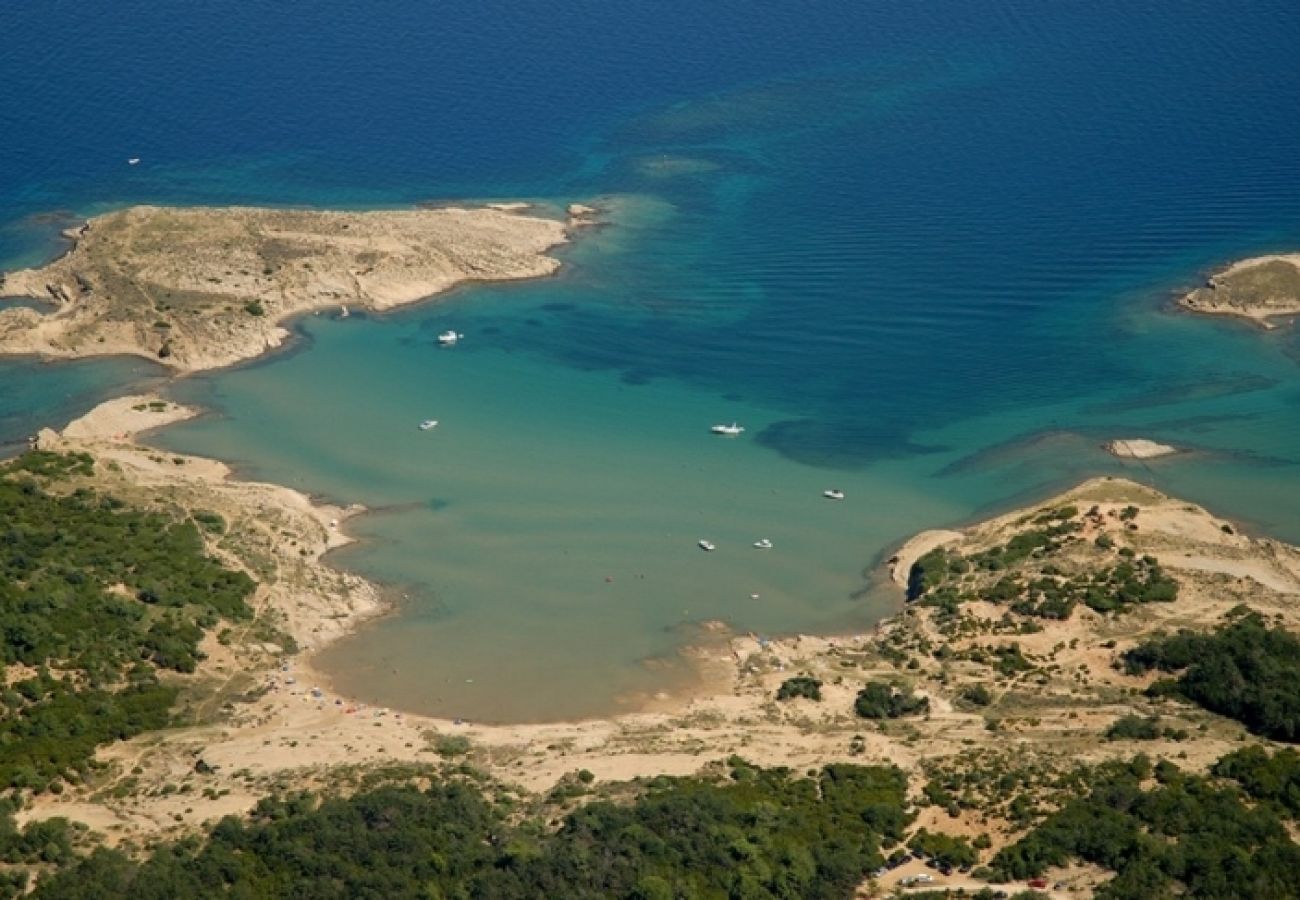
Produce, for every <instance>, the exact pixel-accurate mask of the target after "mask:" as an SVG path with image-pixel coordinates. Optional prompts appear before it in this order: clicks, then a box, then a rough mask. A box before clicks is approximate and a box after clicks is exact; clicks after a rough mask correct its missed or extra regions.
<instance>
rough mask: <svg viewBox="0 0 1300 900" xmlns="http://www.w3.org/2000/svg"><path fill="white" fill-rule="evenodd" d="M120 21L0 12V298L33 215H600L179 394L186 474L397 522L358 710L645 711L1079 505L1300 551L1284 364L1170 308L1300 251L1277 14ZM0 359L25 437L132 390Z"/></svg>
mask: <svg viewBox="0 0 1300 900" xmlns="http://www.w3.org/2000/svg"><path fill="white" fill-rule="evenodd" d="M127 5H128V6H129V7H130V8H129V10H128V9H124V8H122V7H121V5H118V6H117V7H115V8H114V9H113V10H112V11H111V15H110V14H109V13H103V14H100V13H96V12H95V11H94V10H89V9H86V8H84V7H79V8H77V11H76V14H75V15H72V14H71V12H69V13H68V14H61V13H59V12H58V11H50V10H46V9H42V10H40V11H33V12H30V13H21V14H19V13H16V14H15V16H14V17H13V19H14V21H13V22H11V23H9V24H11V25H12V27H13V28H14V29H15V31H16V37H15V39H14V40H12V41H10V42H8V43H7V45H6V47H5V48H4V50H3V52H2V53H0V75H3V76H4V79H5V83H6V84H9V85H12V86H13V89H12V90H11V91H8V92H6V95H5V97H4V98H3V99H0V104H3V105H4V109H3V111H4V112H5V113H6V121H10V122H14V123H16V125H15V127H14V128H13V129H12V130H11V132H10V133H9V134H8V136H7V137H8V140H7V141H6V142H5V143H4V145H3V146H0V201H3V202H4V204H5V210H6V212H5V218H6V220H7V221H8V222H9V223H11V224H9V225H8V226H7V227H5V228H3V229H0V257H3V258H4V259H6V261H7V264H9V265H16V264H30V263H31V262H34V261H36V260H38V259H39V258H40V257H41V256H42V255H47V254H48V253H51V252H54V251H55V250H56V249H57V237H56V236H55V234H56V232H55V225H56V224H58V221H61V217H44V218H41V217H40V214H42V213H46V212H49V211H51V210H61V209H62V210H67V209H75V210H77V211H78V212H81V213H89V212H93V211H95V210H97V209H100V208H104V207H108V206H113V205H118V204H121V203H124V202H141V201H155V202H175V203H199V202H203V203H230V202H246V203H311V204H316V205H320V206H353V207H356V206H376V205H377V206H383V205H392V204H404V203H412V202H416V201H422V200H428V199H430V198H476V197H478V198H510V199H515V198H519V197H539V198H545V199H550V200H555V201H559V202H567V201H570V200H586V199H588V198H591V197H598V196H607V197H608V196H612V197H614V198H616V199H615V200H614V201H613V202H612V203H611V207H612V212H611V219H612V221H613V224H612V225H611V226H610V227H608V228H604V229H599V230H596V231H592V232H589V233H587V234H585V235H584V236H583V237H582V238H581V239H580V240H579V241H578V242H577V243H576V244H575V245H574V246H573V247H572V248H570V249H569V250H567V251H565V258H566V261H567V262H568V264H569V265H568V267H567V268H566V270H565V273H564V274H563V275H562V276H561V277H560V278H558V279H555V280H551V281H545V282H537V283H533V284H528V285H515V286H508V287H490V288H489V287H483V288H475V289H472V290H465V291H462V292H459V293H458V294H457V295H456V296H454V297H453V298H450V299H448V300H446V301H445V302H441V303H439V304H437V305H431V306H427V307H424V308H422V309H417V310H410V311H407V312H403V313H400V314H396V315H393V316H388V317H384V318H382V319H367V318H365V317H362V316H356V315H354V316H353V317H351V318H350V319H348V320H347V321H333V320H331V319H330V318H329V317H327V316H322V317H313V318H311V319H308V320H306V321H304V322H303V323H301V327H302V330H303V335H304V337H303V338H302V340H300V341H299V342H298V344H297V346H296V348H295V349H294V350H293V352H290V353H285V354H280V355H278V356H276V357H274V358H272V359H268V360H266V361H264V362H260V363H258V364H255V365H251V366H247V367H244V368H240V369H237V370H234V371H231V372H226V373H220V374H217V375H214V376H212V377H204V378H196V379H190V380H187V381H186V382H184V383H182V384H180V385H178V386H177V387H176V389H175V390H176V392H177V394H178V395H180V396H182V397H183V398H185V399H191V400H195V401H197V402H200V403H202V404H204V405H205V406H207V407H209V408H211V409H212V410H213V411H214V413H213V415H212V416H210V417H209V418H207V419H204V420H202V421H199V422H195V423H192V424H188V425H185V426H182V427H179V428H177V429H174V430H173V431H171V432H169V433H167V434H166V435H165V436H164V437H163V440H165V441H166V442H167V443H168V444H169V445H171V446H175V447H177V448H178V449H187V450H192V451H195V452H199V453H205V454H208V455H214V456H219V457H223V458H228V459H230V460H232V461H234V462H235V463H236V464H237V465H238V466H240V468H241V469H242V470H243V471H245V472H247V473H248V474H250V475H253V476H256V477H261V478H268V479H272V480H276V481H282V482H284V483H287V484H291V485H293V486H295V487H299V488H302V489H304V490H308V491H310V492H314V493H318V494H323V495H327V496H329V497H331V498H332V499H336V500H340V501H344V502H352V501H357V502H361V503H365V504H366V505H368V506H370V507H371V508H372V509H374V510H375V512H374V514H373V515H371V516H369V517H366V518H365V519H362V520H360V521H358V522H356V523H355V526H354V527H355V531H356V532H357V533H358V535H359V536H360V537H362V538H363V539H364V541H363V543H362V544H360V545H358V546H356V547H354V548H352V549H349V550H348V551H346V552H345V553H343V554H340V556H339V560H340V561H341V562H343V563H346V564H347V565H350V566H354V567H356V568H357V569H358V570H360V571H363V572H365V573H367V574H369V575H372V576H374V577H377V578H379V579H380V580H382V581H384V582H385V583H387V584H389V585H392V586H393V588H394V590H395V592H396V593H398V594H399V595H400V594H403V593H405V594H407V595H409V598H410V599H409V601H408V602H406V603H405V604H403V605H402V607H401V609H400V611H399V613H398V614H396V615H394V616H392V617H389V618H387V619H385V620H383V621H382V622H379V623H377V624H376V625H374V626H373V627H371V628H367V629H365V630H363V631H362V633H361V634H359V635H358V636H356V637H355V638H353V639H351V640H349V641H345V642H343V643H341V644H339V645H337V646H336V647H335V648H333V649H332V650H330V651H329V653H328V654H327V659H326V662H327V664H328V666H329V668H330V670H331V672H332V673H333V675H334V676H335V678H336V680H337V681H338V683H339V684H340V685H341V686H343V687H345V688H346V689H348V690H349V691H351V692H354V693H356V694H357V695H359V696H361V697H364V698H366V699H369V700H373V701H375V702H380V703H385V704H388V705H400V706H406V707H409V708H412V709H420V710H423V711H429V712H437V713H443V714H448V715H463V716H467V717H473V718H478V719H537V718H546V717H550V716H556V715H563V716H581V715H589V714H595V713H600V712H606V711H609V710H610V709H616V708H622V707H623V704H621V703H620V701H619V698H620V697H623V698H635V697H636V696H638V695H640V694H642V693H644V692H648V691H649V692H653V691H655V690H657V689H660V688H662V687H665V686H668V687H672V686H674V685H676V684H680V683H681V682H682V680H683V679H685V678H686V677H687V674H686V673H685V672H684V671H683V670H682V669H681V668H680V667H679V666H675V665H674V664H673V662H672V661H673V654H674V650H675V649H676V648H677V647H678V646H680V645H681V644H682V643H683V642H686V641H690V640H694V639H695V638H696V637H698V631H696V630H695V628H694V627H693V626H694V624H695V623H698V622H700V621H704V620H709V619H714V618H721V619H724V620H726V621H727V622H728V623H729V624H730V625H731V626H732V627H733V628H736V629H738V630H740V631H745V630H751V629H752V630H755V631H757V632H780V631H790V630H816V629H828V630H840V629H844V630H856V629H860V628H865V627H867V626H868V625H869V624H870V623H871V622H872V621H874V620H875V619H876V618H877V617H878V616H879V615H880V614H881V613H882V612H883V611H884V610H886V609H887V608H890V606H891V604H893V603H895V602H896V601H897V598H896V597H895V596H893V595H891V594H889V593H888V592H884V591H873V590H872V584H871V581H870V579H869V578H868V577H867V576H866V575H865V574H864V570H865V569H867V568H868V567H869V566H871V565H872V564H873V563H874V562H876V561H878V560H879V559H880V558H881V557H882V555H885V554H887V552H888V549H889V547H890V546H891V545H892V544H894V543H895V542H896V541H898V540H900V539H902V538H903V537H905V536H906V535H908V534H909V533H911V532H913V531H915V530H917V529H920V528H925V527H932V526H938V525H949V524H954V523H960V522H963V521H969V520H971V519H974V518H978V517H980V516H983V515H985V514H987V513H989V512H992V511H996V510H1000V509H1005V508H1007V507H1008V506H1011V505H1015V504H1018V503H1020V502H1023V501H1026V500H1028V499H1031V498H1037V497H1041V496H1044V495H1046V494H1047V493H1049V492H1051V491H1052V490H1054V489H1056V488H1058V487H1065V486H1067V485H1069V484H1070V483H1072V482H1074V481H1076V480H1078V479H1080V478H1082V477H1085V476H1087V475H1092V474H1105V473H1123V474H1127V475H1129V476H1130V477H1138V478H1141V479H1143V480H1148V481H1151V482H1153V483H1155V484H1156V485H1157V486H1160V487H1162V488H1164V489H1166V490H1169V491H1171V492H1174V493H1176V494H1178V495H1180V496H1185V497H1187V498H1188V499H1191V500H1195V501H1198V502H1202V503H1205V504H1208V505H1210V506H1212V507H1213V508H1214V509H1215V510H1216V511H1217V512H1220V513H1223V514H1227V515H1232V516H1235V517H1238V518H1241V519H1243V520H1245V521H1246V522H1247V523H1248V524H1249V525H1250V526H1251V527H1253V528H1256V529H1258V530H1260V531H1262V532H1266V533H1269V534H1273V535H1277V536H1279V537H1284V538H1289V539H1291V540H1300V517H1298V515H1297V512H1296V511H1297V510H1300V477H1297V475H1298V474H1300V473H1297V468H1296V467H1297V464H1298V463H1300V379H1298V378H1297V373H1298V372H1300V369H1298V368H1297V361H1300V337H1297V333H1296V331H1295V330H1294V329H1292V330H1289V331H1286V330H1284V331H1278V332H1273V333H1267V334H1266V333H1263V332H1260V331H1259V330H1257V329H1254V328H1252V327H1249V326H1244V325H1239V324H1237V323H1232V322H1216V321H1209V320H1203V319H1195V318H1191V317H1186V316H1179V315H1169V314H1168V313H1167V312H1166V310H1165V307H1166V305H1167V301H1168V298H1169V297H1170V296H1172V295H1173V294H1174V293H1175V292H1177V291H1178V290H1180V289H1183V288H1185V287H1187V286H1189V285H1191V284H1194V283H1196V281H1197V280H1198V279H1199V278H1200V277H1202V276H1203V273H1204V272H1205V271H1206V270H1207V269H1208V268H1210V267H1213V266H1215V265H1218V264H1220V263H1222V262H1224V261H1226V260H1229V259H1232V258H1235V257H1238V256H1242V255H1250V254H1254V253H1258V252H1265V251H1270V250H1277V249H1281V248H1294V247H1296V246H1300V182H1297V180H1296V179H1295V177H1294V161H1295V159H1296V158H1298V157H1300V118H1298V117H1296V116H1295V102H1294V100H1295V97H1296V96H1300V70H1298V69H1297V68H1296V67H1295V66H1294V65H1293V55H1294V46H1295V40H1296V37H1297V35H1300V21H1298V19H1300V12H1297V9H1296V8H1295V7H1294V4H1288V3H1283V2H1280V0H1277V2H1271V0H1261V2H1259V3H1252V4H1247V5H1245V6H1242V5H1240V4H1227V3H1221V2H1208V0H1197V2H1190V3H1186V4H1180V5H1178V6H1177V7H1170V8H1169V9H1166V10H1161V9H1145V8H1134V7H1133V6H1132V5H1131V4H1124V3H1119V2H1114V3H1111V2H1102V3H1096V4H1090V5H1088V6H1086V7H1084V6H1074V7H1071V6H1063V5H1059V4H1058V5H1047V6H1044V5H1043V4H1040V3H1028V2H1020V0H988V2H979V3H968V2H960V3H959V2H947V0H934V2H927V3H916V4H906V5H899V4H895V5H884V4H881V5H875V6H873V5H869V4H861V3H857V2H842V3H840V2H836V3H827V4H819V5H816V6H815V7H810V6H809V5H808V4H795V5H791V6H790V7H789V8H784V7H779V6H774V7H770V8H768V9H767V10H766V12H765V14H764V15H762V16H756V15H754V14H753V12H752V9H750V7H749V6H748V5H746V4H733V3H730V2H719V3H716V4H709V5H708V6H707V7H701V6H700V5H699V4H697V3H689V2H685V0H682V2H677V0H669V2H665V3H661V4H655V5H654V6H653V8H652V7H646V8H645V10H631V9H630V8H629V7H628V6H627V5H626V4H589V3H583V2H572V3H568V2H564V3H554V4H547V5H546V6H545V7H538V8H537V9H536V10H532V9H523V8H520V9H517V10H515V15H513V16H509V17H489V18H490V20H489V18H485V17H484V15H483V12H482V8H481V5H480V4H471V3H468V2H459V0H457V2H449V3H446V4H440V6H439V10H438V18H437V19H436V20H435V19H434V18H433V17H431V16H430V15H429V14H428V13H427V11H426V10H427V7H426V5H424V4H415V3H410V4H406V3H399V4H391V5H389V6H386V7H385V8H384V9H383V10H372V11H368V12H367V15H366V16H365V17H361V18H358V17H355V14H354V12H353V11H352V10H351V8H350V7H346V6H345V5H343V4H341V3H322V4H318V5H317V6H316V7H314V8H313V10H314V11H313V12H312V13H311V15H312V16H314V17H316V18H313V19H312V21H311V22H310V23H308V24H311V25H312V26H313V27H303V24H304V23H303V22H302V21H301V20H300V19H299V18H298V17H299V16H301V15H303V14H302V13H301V12H299V11H289V10H288V9H287V8H286V9H285V10H277V9H274V8H266V9H261V8H259V9H256V10H252V9H250V10H247V11H243V12H241V14H240V15H239V16H230V15H228V14H227V13H224V12H222V13H218V12H212V13H204V12H202V11H201V10H190V11H187V15H189V16H190V17H191V18H190V19H189V20H187V21H188V23H189V25H190V26H191V27H188V28H183V29H177V28H176V27H175V23H174V20H173V18H172V17H171V16H169V14H168V12H167V10H166V4H146V3H143V2H135V0H132V2H130V3H128V4H127ZM69 9H71V8H69ZM651 9H653V13H651V12H649V10H651ZM101 16H108V18H101ZM127 21H129V22H130V23H131V27H130V29H129V30H128V31H124V30H123V28H122V27H120V22H127ZM128 32H129V33H128ZM451 36H455V37H454V39H453V38H452V37H451ZM68 41H74V42H75V44H76V46H78V51H79V65H78V66H75V67H56V68H54V69H51V68H50V67H49V66H48V65H46V60H45V59H44V58H43V57H41V56H40V54H43V53H44V52H45V49H44V48H46V47H48V46H50V45H52V44H54V43H65V42H68ZM33 54H36V55H35V56H33ZM1207 60H1212V64H1207ZM182 84H183V85H185V86H186V88H185V90H179V89H178V85H182ZM290 97H291V98H292V102H287V101H286V98H290ZM128 156H131V157H133V156H140V157H142V158H143V162H142V163H141V164H140V165H139V166H135V167H127V166H125V164H124V163H123V162H122V160H124V159H125V158H126V157H128ZM34 217H35V218H34ZM448 327H454V328H455V329H456V330H458V331H462V332H464V333H465V334H466V336H467V337H466V340H465V341H464V342H463V343H462V345H461V346H459V347H456V348H455V349H454V350H442V349H440V348H438V347H437V346H436V341H435V336H436V334H437V333H438V332H439V331H442V330H445V329H446V328H448ZM14 365H15V366H16V367H17V368H15V369H12V370H9V371H10V372H12V373H13V374H12V375H10V374H6V373H4V372H0V374H3V375H5V378H6V382H5V383H6V384H7V385H10V386H11V387H10V388H9V389H8V390H7V391H6V393H5V394H4V396H3V398H0V409H5V410H18V411H19V412H18V413H13V412H10V413H8V415H9V416H10V418H9V419H8V420H0V425H4V427H5V428H6V429H7V430H6V431H5V437H4V439H5V440H12V439H20V438H21V436H23V435H25V434H26V433H29V432H30V430H31V428H32V427H33V424H34V423H35V422H38V421H39V422H48V423H58V422H60V421H61V420H62V419H64V418H66V417H67V416H69V415H72V414H74V413H75V412H76V411H78V410H79V409H80V408H82V407H83V406H85V405H88V404H89V403H90V402H91V401H92V400H93V398H94V397H95V396H101V395H103V394H104V393H107V392H109V391H110V389H111V388H113V387H114V386H116V385H118V384H128V383H130V382H131V381H132V378H133V377H134V376H132V373H131V372H129V371H123V372H120V373H119V372H117V371H116V370H115V369H114V366H116V364H115V363H111V362H110V363H108V364H107V366H108V368H107V369H101V368H96V366H98V365H99V364H93V365H91V366H89V367H69V368H67V369H63V368H59V367H31V366H30V365H29V364H28V363H22V362H20V363H15V364H14ZM91 373H94V374H93V375H92V374H91ZM119 376H120V378H119ZM24 397H27V398H28V399H23V398H24ZM78 398H79V399H78ZM428 417H433V418H438V419H440V420H441V421H442V424H441V425H440V426H439V427H438V428H437V429H436V430H434V431H433V432H429V433H421V432H420V431H418V430H417V428H416V427H415V426H416V423H418V422H419V421H420V420H422V419H425V418H428ZM733 418H734V419H738V420H740V421H742V422H743V423H744V424H745V425H746V426H747V428H748V430H747V432H746V434H745V435H744V436H743V437H742V438H739V439H737V440H723V439H719V438H715V437H713V436H711V435H710V434H709V433H708V430H707V429H708V426H709V425H711V424H713V423H714V422H718V421H730V420H731V419H733ZM1116 436H1122V437H1149V438H1154V439H1158V440H1163V441H1166V442H1169V443H1173V444H1176V445H1179V446H1185V447H1189V448H1191V449H1192V451H1193V452H1190V453H1188V454H1186V455H1183V456H1179V457H1174V458H1172V459H1168V460H1162V461H1156V462H1152V463H1149V464H1139V463H1121V462H1119V461H1116V460H1113V459H1110V458H1109V457H1108V456H1106V455H1105V454H1104V453H1103V452H1101V450H1100V449H1099V444H1100V443H1101V442H1102V441H1104V440H1106V439H1108V438H1111V437H1116ZM832 485H834V486H837V487H841V488H843V489H844V490H845V491H846V493H847V495H848V496H847V499H846V500H845V501H844V502H842V503H830V502H827V501H825V500H823V499H822V498H821V497H820V492H821V490H822V489H824V488H825V487H828V486H832ZM701 537H707V538H710V539H712V540H713V541H715V542H716V543H717V544H718V550H717V551H716V552H714V553H710V554H706V553H703V552H701V551H699V550H698V549H697V548H696V546H695V542H696V541H697V540H698V539H699V538H701ZM758 537H769V538H771V539H772V541H773V543H774V545H775V546H774V548H773V550H771V551H757V550H753V549H752V548H751V547H750V543H751V542H752V541H753V540H754V539H756V538H758ZM607 578H609V579H611V580H609V581H606V579H607ZM753 593H758V594H759V599H758V600H752V599H750V595H751V594H753ZM648 660H649V661H654V662H653V664H650V665H647V661H648Z"/></svg>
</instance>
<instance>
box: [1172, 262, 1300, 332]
mask: <svg viewBox="0 0 1300 900" xmlns="http://www.w3.org/2000/svg"><path fill="white" fill-rule="evenodd" d="M1178 302H1179V305H1180V306H1182V307H1183V308H1184V309H1188V310H1191V311H1192V312H1198V313H1206V314H1208V315H1222V316H1239V317H1241V318H1246V319H1251V320H1252V321H1255V322H1257V323H1259V324H1260V325H1262V326H1264V327H1265V328H1273V327H1276V326H1275V325H1274V324H1273V322H1272V321H1271V320H1272V319H1274V318H1277V317H1279V316H1288V315H1295V314H1297V313H1300V254H1279V255H1273V256H1257V257H1253V258H1251V259H1243V260H1239V261H1238V262H1235V263H1233V264H1232V265H1230V266H1228V267H1227V268H1226V269H1223V270H1222V271H1220V272H1217V273H1216V274H1214V275H1211V276H1210V277H1209V278H1208V279H1207V280H1206V282H1205V284H1204V285H1203V286H1201V287H1199V288H1197V289H1196V290H1194V291H1191V292H1190V293H1188V294H1186V295H1185V296H1183V297H1182V298H1181V299H1180V300H1179V301H1178Z"/></svg>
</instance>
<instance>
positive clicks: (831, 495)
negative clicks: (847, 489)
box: [822, 488, 844, 500]
mask: <svg viewBox="0 0 1300 900" xmlns="http://www.w3.org/2000/svg"><path fill="white" fill-rule="evenodd" d="M822 496H823V497H825V498H826V499H827V500H843V499H844V492H843V491H841V490H840V489H839V488H829V489H827V490H824V491H822Z"/></svg>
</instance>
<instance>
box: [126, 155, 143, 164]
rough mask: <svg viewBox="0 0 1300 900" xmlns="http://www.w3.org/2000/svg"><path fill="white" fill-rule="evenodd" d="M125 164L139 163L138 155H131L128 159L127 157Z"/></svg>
mask: <svg viewBox="0 0 1300 900" xmlns="http://www.w3.org/2000/svg"><path fill="white" fill-rule="evenodd" d="M126 164H127V165H128V166H138V165H140V157H138V156H133V157H131V158H130V159H128V160H127V161H126Z"/></svg>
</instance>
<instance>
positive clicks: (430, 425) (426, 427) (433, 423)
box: [420, 419, 438, 431]
mask: <svg viewBox="0 0 1300 900" xmlns="http://www.w3.org/2000/svg"><path fill="white" fill-rule="evenodd" d="M437 427H438V420H437V419H425V420H424V421H423V422H421V423H420V430H421V431H432V430H433V429H435V428H437Z"/></svg>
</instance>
